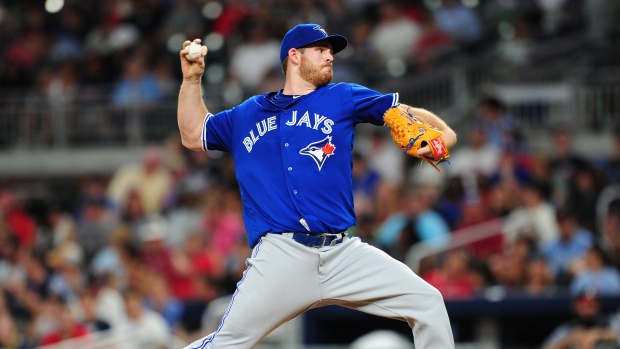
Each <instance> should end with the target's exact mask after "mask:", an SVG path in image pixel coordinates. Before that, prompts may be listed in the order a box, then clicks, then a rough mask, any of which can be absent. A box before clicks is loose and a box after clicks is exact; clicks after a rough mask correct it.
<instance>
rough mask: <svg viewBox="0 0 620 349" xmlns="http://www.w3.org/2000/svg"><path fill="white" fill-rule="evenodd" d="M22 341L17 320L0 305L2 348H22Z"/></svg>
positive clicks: (0, 345) (0, 343) (0, 346)
mask: <svg viewBox="0 0 620 349" xmlns="http://www.w3.org/2000/svg"><path fill="white" fill-rule="evenodd" d="M21 341H22V338H21V336H20V335H19V331H18V330H17V325H16V324H15V320H14V319H13V317H12V316H11V314H10V313H9V312H8V311H7V310H3V309H2V307H0V348H20V346H21Z"/></svg>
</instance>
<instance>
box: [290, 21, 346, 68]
mask: <svg viewBox="0 0 620 349" xmlns="http://www.w3.org/2000/svg"><path fill="white" fill-rule="evenodd" d="M321 40H327V41H328V42H329V43H331V44H332V49H333V50H334V54H336V53H338V52H340V51H342V50H344V48H345V47H347V43H348V41H347V38H345V37H344V36H342V35H338V34H334V35H327V32H326V31H325V29H323V27H321V26H320V25H318V24H298V25H296V26H295V27H294V28H293V29H291V30H289V31H288V32H287V33H286V35H284V38H283V39H282V46H280V62H282V61H283V60H284V58H286V57H287V56H288V51H289V50H290V49H292V48H300V47H304V46H307V45H310V44H313V43H315V42H318V41H321Z"/></svg>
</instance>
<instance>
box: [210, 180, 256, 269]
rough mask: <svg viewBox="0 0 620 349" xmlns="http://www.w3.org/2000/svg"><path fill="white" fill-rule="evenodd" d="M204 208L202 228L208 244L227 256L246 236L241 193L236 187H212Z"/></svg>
mask: <svg viewBox="0 0 620 349" xmlns="http://www.w3.org/2000/svg"><path fill="white" fill-rule="evenodd" d="M203 209H204V211H203V216H202V217H201V225H200V228H201V230H202V231H203V232H204V233H206V236H207V242H208V244H209V245H210V246H212V247H213V248H214V249H215V250H217V251H218V252H219V253H221V254H222V256H223V257H224V258H225V257H226V256H228V255H229V254H231V253H232V252H233V250H234V249H235V245H236V244H237V242H238V241H239V240H240V239H243V237H244V236H245V226H244V224H243V218H242V208H241V200H240V198H239V194H238V193H237V191H236V189H235V188H234V187H225V188H216V187H215V186H214V187H211V188H210V189H209V191H208V198H207V201H206V202H205V205H204V207H203Z"/></svg>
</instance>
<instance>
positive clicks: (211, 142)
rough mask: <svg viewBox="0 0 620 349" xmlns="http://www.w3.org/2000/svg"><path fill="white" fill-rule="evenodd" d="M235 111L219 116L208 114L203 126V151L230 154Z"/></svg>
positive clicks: (227, 111)
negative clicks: (218, 151) (219, 151)
mask: <svg viewBox="0 0 620 349" xmlns="http://www.w3.org/2000/svg"><path fill="white" fill-rule="evenodd" d="M233 114H234V109H230V110H225V111H222V112H219V113H217V114H211V113H208V114H207V116H205V120H204V123H203V125H202V136H201V140H202V150H205V151H206V150H221V151H227V152H230V143H231V140H232V129H233V128H232V120H233Z"/></svg>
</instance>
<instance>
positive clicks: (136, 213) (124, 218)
mask: <svg viewBox="0 0 620 349" xmlns="http://www.w3.org/2000/svg"><path fill="white" fill-rule="evenodd" d="M119 210H120V212H119V218H120V222H119V223H120V228H123V229H125V230H126V231H127V232H128V234H129V238H130V240H131V242H132V243H134V244H137V245H138V246H139V245H140V244H141V243H142V241H141V240H140V237H139V236H138V232H139V231H140V228H142V226H143V225H144V224H146V223H147V221H148V218H149V214H148V213H147V212H146V208H145V207H144V199H143V198H142V196H140V192H139V191H138V189H137V188H131V189H129V191H128V192H127V194H126V195H125V198H124V200H123V203H122V204H121V206H120V207H119Z"/></svg>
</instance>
